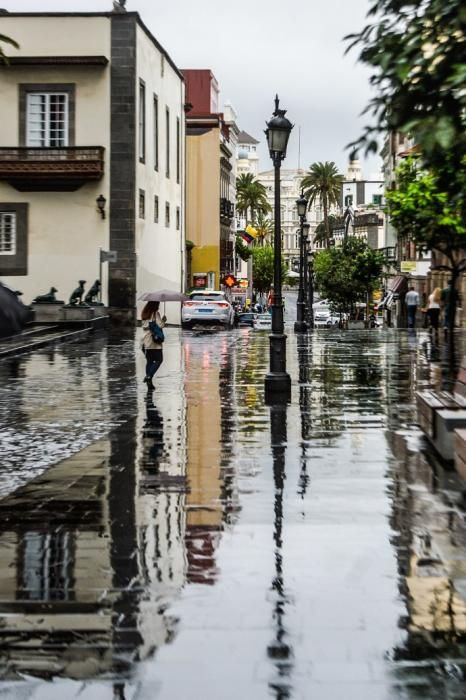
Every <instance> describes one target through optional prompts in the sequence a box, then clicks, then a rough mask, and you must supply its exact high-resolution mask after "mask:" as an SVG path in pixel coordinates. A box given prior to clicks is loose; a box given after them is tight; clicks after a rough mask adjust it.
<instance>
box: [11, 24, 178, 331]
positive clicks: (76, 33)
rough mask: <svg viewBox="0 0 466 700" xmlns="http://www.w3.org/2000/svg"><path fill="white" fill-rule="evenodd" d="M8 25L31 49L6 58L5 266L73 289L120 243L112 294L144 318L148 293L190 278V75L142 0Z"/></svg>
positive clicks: (29, 286)
mask: <svg viewBox="0 0 466 700" xmlns="http://www.w3.org/2000/svg"><path fill="white" fill-rule="evenodd" d="M2 25H3V28H4V31H5V33H6V34H8V35H9V36H14V37H15V38H16V40H17V41H18V43H19V44H20V49H19V50H15V49H12V48H10V49H9V53H10V54H11V58H10V61H9V63H8V66H3V67H2V68H1V83H2V89H1V94H0V109H1V114H2V132H1V140H0V202H1V203H0V274H1V276H2V278H3V279H4V280H5V281H6V282H8V284H10V285H11V286H12V287H13V288H14V289H21V290H22V291H23V293H24V294H25V299H26V301H27V302H29V301H30V300H31V299H32V298H33V297H34V296H36V295H37V294H43V293H44V291H47V290H48V289H50V286H51V284H53V285H54V286H55V287H57V288H58V290H59V296H58V298H64V299H66V298H67V297H68V296H69V295H70V293H71V292H72V290H73V289H74V288H75V286H76V281H77V279H78V277H81V278H82V279H86V280H87V284H88V286H90V284H91V283H92V282H93V281H94V280H95V279H96V278H97V277H98V276H99V249H100V248H102V249H104V250H113V251H115V252H116V253H117V261H116V262H113V263H110V264H109V266H108V270H107V266H106V265H104V266H103V267H104V270H103V273H104V279H103V301H104V302H105V303H107V302H108V304H109V306H110V307H111V309H113V313H115V314H119V315H123V316H125V317H127V316H129V317H130V318H132V317H133V316H134V312H135V308H136V298H137V296H138V293H139V292H141V291H145V290H147V289H152V288H160V287H169V288H172V289H178V290H179V289H180V288H181V286H182V268H183V254H184V226H183V221H184V216H183V204H184V184H183V183H184V162H185V159H184V109H183V105H184V102H185V100H184V82H183V76H182V74H181V73H180V71H179V70H178V68H177V67H176V66H175V64H174V63H173V61H172V60H171V58H170V56H169V55H168V54H167V52H166V51H165V50H164V49H162V48H161V47H160V45H159V43H158V42H157V41H156V39H155V38H154V37H153V36H152V34H151V33H150V32H149V30H148V29H147V27H146V26H145V25H144V23H143V22H142V20H141V18H140V17H139V15H138V14H137V13H136V12H110V13H94V14H91V13H69V14H65V13H46V14H41V13H34V14H33V13H25V14H16V13H8V12H5V13H2ZM52 36H53V42H51V41H50V37H52ZM98 201H99V202H100V203H101V204H102V205H103V210H102V211H99V209H98ZM107 272H108V276H107ZM173 320H175V319H173Z"/></svg>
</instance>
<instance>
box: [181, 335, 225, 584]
mask: <svg viewBox="0 0 466 700" xmlns="http://www.w3.org/2000/svg"><path fill="white" fill-rule="evenodd" d="M193 351H194V346H189V345H187V346H186V355H185V358H186V369H187V371H188V374H187V379H186V384H185V391H186V439H187V442H186V477H187V482H188V494H187V496H186V556H187V559H188V581H191V582H195V583H209V584H212V583H214V582H215V577H216V566H215V549H216V547H217V544H218V538H219V533H220V532H221V530H222V529H223V514H224V506H223V503H222V473H221V461H222V444H221V437H222V434H221V400H220V393H219V367H218V364H217V363H218V359H216V358H215V357H214V356H213V354H212V351H211V350H205V351H203V352H202V356H199V355H197V354H196V355H193Z"/></svg>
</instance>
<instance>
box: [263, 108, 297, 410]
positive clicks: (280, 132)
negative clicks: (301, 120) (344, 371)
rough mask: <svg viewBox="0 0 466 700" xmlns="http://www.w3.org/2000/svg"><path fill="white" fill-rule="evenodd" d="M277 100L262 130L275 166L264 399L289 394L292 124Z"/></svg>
mask: <svg viewBox="0 0 466 700" xmlns="http://www.w3.org/2000/svg"><path fill="white" fill-rule="evenodd" d="M279 104H280V102H279V99H278V95H277V96H276V97H275V112H274V113H273V117H272V119H271V120H270V121H269V122H268V123H267V129H266V131H265V135H266V137H267V144H268V146H269V152H270V157H271V159H272V162H273V165H274V168H275V217H274V243H273V245H274V271H273V303H272V333H271V335H270V371H269V372H268V374H267V375H266V377H265V397H266V401H269V399H272V398H273V396H274V395H279V394H280V395H281V397H283V396H286V397H289V395H290V394H291V378H290V375H289V374H288V373H287V371H286V335H285V333H284V323H283V301H282V236H281V211H280V167H281V164H282V161H283V160H284V159H285V157H286V147H287V146H288V139H289V138H290V133H291V129H292V128H293V124H292V123H291V122H290V120H289V119H287V118H286V117H285V114H286V110H285V109H280V108H279Z"/></svg>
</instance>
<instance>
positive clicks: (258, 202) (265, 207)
mask: <svg viewBox="0 0 466 700" xmlns="http://www.w3.org/2000/svg"><path fill="white" fill-rule="evenodd" d="M236 208H237V210H238V212H239V213H240V214H242V215H243V216H245V217H246V218H247V219H248V220H249V221H250V222H251V223H254V222H255V220H256V216H257V215H258V214H268V213H269V212H270V211H271V206H270V204H269V203H268V201H267V191H266V189H265V187H264V185H263V184H262V183H261V182H259V180H256V178H255V177H254V175H252V173H246V174H242V175H240V176H239V177H238V179H237V180H236Z"/></svg>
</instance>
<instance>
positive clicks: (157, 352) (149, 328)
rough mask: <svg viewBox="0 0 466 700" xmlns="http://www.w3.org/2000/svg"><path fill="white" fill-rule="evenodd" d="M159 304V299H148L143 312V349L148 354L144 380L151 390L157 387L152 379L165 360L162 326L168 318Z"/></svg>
mask: <svg viewBox="0 0 466 700" xmlns="http://www.w3.org/2000/svg"><path fill="white" fill-rule="evenodd" d="M159 306H160V302H159V301H148V302H147V304H146V305H145V307H144V308H143V310H142V312H141V320H142V330H143V332H144V335H143V338H142V349H143V352H144V354H145V356H146V376H145V377H144V382H145V383H146V384H147V389H148V390H149V391H150V390H151V389H154V388H155V387H154V384H153V382H152V379H153V378H154V375H155V373H156V372H157V370H158V369H159V367H160V365H161V364H162V362H163V350H162V343H163V331H162V328H163V327H164V326H165V323H166V321H167V318H166V316H160V313H159ZM157 329H159V330H157Z"/></svg>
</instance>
